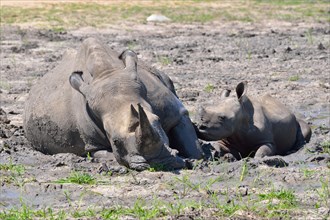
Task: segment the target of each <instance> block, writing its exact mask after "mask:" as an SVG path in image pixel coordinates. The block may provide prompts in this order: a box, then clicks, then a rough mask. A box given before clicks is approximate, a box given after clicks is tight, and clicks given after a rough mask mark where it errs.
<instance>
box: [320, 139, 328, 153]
mask: <svg viewBox="0 0 330 220" xmlns="http://www.w3.org/2000/svg"><path fill="white" fill-rule="evenodd" d="M321 147H322V152H323V153H327V154H330V141H323V142H322V143H321Z"/></svg>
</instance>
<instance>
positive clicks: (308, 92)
mask: <svg viewBox="0 0 330 220" xmlns="http://www.w3.org/2000/svg"><path fill="white" fill-rule="evenodd" d="M329 35H330V28H329V26H328V25H326V24H320V23H315V24H305V23H295V24H292V23H267V24H247V23H227V24H221V23H213V24H210V25H194V24H191V25H175V24H143V25H134V26H132V25H129V24H125V25H122V26H109V27H108V28H104V29H96V28H92V27H86V28H81V29H78V30H73V31H63V32H54V31H51V30H41V29H34V28H27V29H22V28H19V27H17V26H3V28H2V32H1V55H0V60H1V81H0V88H1V90H0V105H1V109H2V110H1V112H0V137H1V139H0V165H2V169H0V174H1V176H0V191H1V193H0V213H1V212H2V213H7V214H8V213H10V210H11V211H12V212H13V210H16V211H17V212H20V210H23V211H24V209H28V210H30V212H33V213H34V211H35V210H49V209H48V208H51V209H52V210H53V212H54V213H57V215H58V216H60V214H59V213H60V211H62V212H64V213H65V215H64V216H65V217H64V219H67V218H80V219H106V218H110V219H112V218H114V219H116V218H120V219H138V218H140V219H150V218H162V219H196V218H197V219H222V218H229V219H260V218H271V219H273V218H274V219H281V218H282V219H283V218H284V219H327V218H330V209H329V207H330V198H329V196H330V193H329V191H330V188H329V187H330V184H329V181H330V156H329V142H330V138H329V130H330V72H329V70H330V62H329V61H330V60H329V55H330V53H329V52H330V51H329V50H330V40H329V39H330V38H329ZM89 36H93V37H97V38H100V39H101V40H102V41H103V42H106V43H107V44H108V45H110V46H111V47H113V48H114V49H115V50H118V51H122V50H124V49H126V48H130V49H132V50H134V51H135V52H137V53H138V56H139V58H140V59H141V60H143V61H145V62H146V63H149V64H150V65H152V66H154V67H156V68H158V69H160V70H162V71H164V72H165V73H166V74H168V75H169V76H170V77H171V79H172V80H173V81H174V84H175V88H176V90H177V94H178V96H179V98H180V99H181V100H182V101H183V103H184V104H185V106H186V107H187V108H188V109H189V112H190V115H191V117H192V119H193V118H194V112H195V110H196V109H197V107H198V106H199V105H203V104H205V103H210V102H216V101H217V99H218V95H219V94H220V92H221V90H222V89H223V88H230V89H234V88H235V86H236V85H237V84H238V83H239V82H241V81H248V93H249V94H250V95H263V94H266V93H268V94H271V95H272V96H274V97H277V98H278V99H280V100H281V101H282V102H283V103H284V104H285V105H286V106H288V107H289V108H290V109H292V111H293V112H295V114H296V115H298V116H300V117H301V118H304V119H305V120H306V121H307V122H308V123H309V124H310V125H311V127H312V129H313V134H312V138H311V141H310V143H308V144H307V145H305V146H304V147H303V148H301V149H300V150H299V151H297V152H295V153H293V154H290V155H288V156H283V157H282V156H275V157H271V158H266V159H263V160H257V159H253V158H250V159H248V160H240V161H235V162H227V161H225V160H224V159H222V158H220V159H218V158H213V159H212V160H210V161H208V162H203V161H198V162H196V166H195V167H194V169H192V170H177V171H173V172H163V171H159V172H153V171H154V170H149V171H143V172H135V171H131V170H127V169H124V168H121V167H119V166H118V165H117V164H116V163H115V161H113V160H112V159H111V158H110V159H109V160H106V161H100V160H98V159H93V158H83V157H78V156H75V155H72V154H58V155H53V156H52V155H43V154H42V153H40V152H37V151H34V150H33V149H32V148H31V146H30V144H29V143H28V142H27V140H26V139H25V137H24V131H23V128H22V118H23V117H22V116H23V112H24V102H25V100H26V98H27V96H28V92H29V89H30V87H31V86H32V85H33V84H35V83H36V82H37V80H38V79H39V78H40V77H42V76H43V75H44V74H45V73H47V72H48V71H50V70H51V69H52V68H54V67H55V66H56V64H57V63H58V62H59V61H60V60H61V56H62V54H63V53H64V51H65V50H66V48H78V47H79V45H80V43H81V41H82V40H83V39H85V38H87V37H89ZM204 144H205V146H207V143H204ZM210 144H211V145H214V146H215V144H214V143H210ZM326 146H327V147H326ZM5 165H6V166H7V167H6V166H5ZM104 165H106V166H107V168H108V169H109V170H110V171H111V172H110V174H111V175H110V174H109V173H108V174H105V173H104V172H103V173H101V174H100V170H103V171H104V169H105V168H104V167H105V166H104ZM102 166H103V168H102ZM4 167H6V168H4ZM13 167H16V168H19V167H21V171H19V170H18V169H11V168H13ZM73 171H80V172H84V173H88V174H90V175H92V176H93V177H94V178H96V183H94V184H91V185H88V184H75V183H57V182H56V181H58V180H60V179H63V178H66V177H68V176H70V174H71V173H72V172H73ZM278 192H283V193H284V192H286V193H288V192H289V194H290V193H292V195H293V197H292V198H293V199H291V200H290V199H289V198H281V197H279V196H275V197H271V196H270V195H273V194H276V193H278ZM272 193H273V194H272ZM267 195H268V196H269V197H267ZM276 195H278V194H276ZM290 195H291V194H290ZM287 197H289V196H287ZM288 199H289V200H290V202H289V203H288V202H287V200H288ZM116 207H117V208H116ZM119 207H120V208H119ZM123 207H126V208H127V210H128V209H129V208H131V210H136V209H138V208H140V209H139V210H140V211H141V210H142V211H144V212H143V213H142V214H141V213H140V214H141V215H140V214H137V212H133V211H132V212H130V213H124V214H120V213H119V212H116V211H118V210H119V209H123ZM155 207H156V208H158V209H157V210H158V212H157V211H155V213H156V214H154V215H152V214H150V213H149V212H147V210H149V211H150V210H154V208H155ZM107 209H108V210H112V211H113V212H112V215H109V216H106V215H105V214H104V210H107ZM31 210H32V211H31ZM88 210H90V211H89V213H87V211H88ZM159 210H161V211H159ZM142 211H141V212H142ZM92 212H94V215H93V214H91V213H92ZM33 213H32V214H31V215H32V217H31V218H32V219H34V218H37V217H38V215H37V214H35V213H34V214H33ZM109 213H111V212H109ZM146 213H148V214H150V215H147V214H146ZM48 214H49V213H48ZM62 214H63V213H62ZM144 214H145V215H144ZM0 216H1V215H0ZM8 216H9V215H8ZM39 218H41V217H39Z"/></svg>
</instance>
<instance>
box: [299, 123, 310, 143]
mask: <svg viewBox="0 0 330 220" xmlns="http://www.w3.org/2000/svg"><path fill="white" fill-rule="evenodd" d="M297 121H298V124H299V126H300V131H301V133H302V135H303V137H304V139H305V142H306V143H308V142H309V140H310V139H311V136H312V130H311V127H310V126H309V125H308V124H307V123H306V122H304V121H303V120H301V119H297ZM300 131H299V129H298V132H300Z"/></svg>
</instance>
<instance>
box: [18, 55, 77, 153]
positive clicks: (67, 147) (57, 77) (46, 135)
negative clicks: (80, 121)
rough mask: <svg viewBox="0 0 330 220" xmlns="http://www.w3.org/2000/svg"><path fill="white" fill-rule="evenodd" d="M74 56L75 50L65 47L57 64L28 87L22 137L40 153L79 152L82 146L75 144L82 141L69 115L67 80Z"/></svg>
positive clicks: (71, 115)
mask: <svg viewBox="0 0 330 220" xmlns="http://www.w3.org/2000/svg"><path fill="white" fill-rule="evenodd" d="M75 56H76V51H75V50H72V49H71V50H68V51H67V52H66V53H65V55H64V56H63V59H62V61H61V62H60V64H59V65H58V66H57V67H56V68H55V69H54V70H53V71H51V72H49V73H47V74H46V75H45V76H43V77H42V78H41V79H40V80H39V82H38V83H37V84H36V85H34V86H33V87H32V89H31V91H30V94H29V98H28V100H27V102H26V106H25V115H24V129H25V132H26V137H27V138H28V140H30V141H31V142H32V144H33V146H34V147H35V148H36V149H37V150H40V151H42V152H44V153H49V154H54V153H60V152H71V153H76V154H82V153H83V148H82V149H81V148H79V147H77V146H80V145H82V146H83V143H82V140H81V139H80V138H79V132H78V130H77V127H76V125H75V124H76V123H75V119H74V117H73V113H74V110H72V108H71V99H72V94H71V93H72V89H71V87H70V84H69V76H70V74H71V72H72V70H73V64H74V58H75Z"/></svg>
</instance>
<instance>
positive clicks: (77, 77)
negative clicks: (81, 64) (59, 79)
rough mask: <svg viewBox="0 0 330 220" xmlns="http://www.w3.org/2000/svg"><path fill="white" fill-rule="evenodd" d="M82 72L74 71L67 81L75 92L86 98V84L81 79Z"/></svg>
mask: <svg viewBox="0 0 330 220" xmlns="http://www.w3.org/2000/svg"><path fill="white" fill-rule="evenodd" d="M82 74H83V72H82V71H75V72H73V73H72V74H71V76H70V78H69V81H70V84H71V86H72V88H74V89H75V90H77V91H78V92H80V93H81V94H82V95H83V96H84V97H86V85H87V84H86V83H85V82H84V80H83V78H82Z"/></svg>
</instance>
